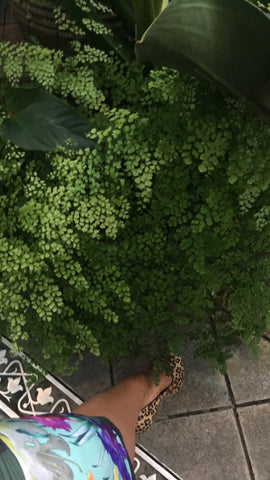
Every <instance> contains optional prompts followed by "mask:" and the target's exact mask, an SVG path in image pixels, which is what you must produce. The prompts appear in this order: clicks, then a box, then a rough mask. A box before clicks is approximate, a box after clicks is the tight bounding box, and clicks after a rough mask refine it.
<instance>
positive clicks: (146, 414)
mask: <svg viewBox="0 0 270 480" xmlns="http://www.w3.org/2000/svg"><path fill="white" fill-rule="evenodd" d="M171 365H172V366H173V374H172V381H171V383H170V385H169V386H168V388H166V390H163V392H161V393H160V394H159V395H158V397H156V398H155V399H154V400H153V401H152V402H151V403H149V404H148V405H146V406H145V407H144V408H142V410H141V411H140V414H139V416H138V421H137V428H136V434H141V433H144V432H145V431H146V430H147V429H148V428H149V427H150V425H151V424H152V422H153V416H154V415H155V413H156V412H157V409H158V407H159V405H160V403H161V401H162V399H163V398H164V397H166V396H168V395H171V394H172V393H176V392H178V390H179V389H180V388H181V387H182V385H183V378H184V367H183V364H182V360H181V357H180V356H179V355H171Z"/></svg>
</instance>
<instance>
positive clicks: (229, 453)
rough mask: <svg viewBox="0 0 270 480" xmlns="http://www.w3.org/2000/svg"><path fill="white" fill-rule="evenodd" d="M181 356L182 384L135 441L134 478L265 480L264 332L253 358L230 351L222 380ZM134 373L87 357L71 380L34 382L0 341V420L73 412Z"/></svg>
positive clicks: (269, 422) (267, 398)
mask: <svg viewBox="0 0 270 480" xmlns="http://www.w3.org/2000/svg"><path fill="white" fill-rule="evenodd" d="M182 356H183V360H184V365H185V382H184V386H183V387H182V388H181V390H180V391H179V392H178V393H177V394H175V395H173V396H170V397H168V398H166V399H165V400H163V403H162V405H161V407H160V409H159V412H158V414H157V415H156V417H155V418H154V424H153V425H152V426H151V427H150V428H149V430H148V431H147V432H145V433H144V434H143V435H140V436H138V438H137V445H138V447H139V450H137V452H136V462H135V463H136V471H137V474H136V478H137V480H164V479H167V480H177V479H178V480H180V478H181V479H183V480H270V456H269V446H270V334H269V335H265V336H264V338H263V339H262V340H261V343H260V349H259V356H258V359H257V360H254V359H253V358H252V357H251V355H250V353H249V352H248V351H247V349H246V348H244V347H242V348H239V349H238V350H236V351H235V355H234V357H233V358H232V359H231V360H230V361H229V362H228V374H227V375H226V376H222V375H220V374H217V373H213V372H212V371H211V370H210V369H209V367H208V366H207V365H206V364H205V363H204V362H203V361H202V360H201V359H198V358H193V355H192V352H191V351H190V350H188V349H187V350H186V351H184V352H183V353H182ZM136 369H138V365H137V366H136V365H132V366H131V365H129V366H127V365H126V364H125V363H123V362H122V363H120V364H118V365H117V366H112V367H110V368H109V367H106V366H104V365H103V364H102V363H101V361H100V360H99V359H98V358H96V357H93V356H92V355H90V354H86V355H85V356H84V360H83V362H82V363H81V365H80V367H79V368H78V370H77V371H76V372H75V373H74V374H73V375H72V376H71V377H68V378H63V377H61V376H59V375H58V377H57V378H56V376H55V375H54V376H51V375H48V376H47V377H46V379H44V380H43V381H42V382H41V383H39V384H38V385H37V384H36V381H35V380H34V379H32V378H31V382H30V383H29V373H28V372H27V370H25V368H24V363H23V359H22V358H21V356H18V355H17V356H15V357H14V356H13V355H12V354H11V352H10V351H9V342H8V341H7V340H6V339H3V338H2V342H1V344H0V417H6V416H7V417H13V418H14V417H17V416H21V415H23V416H27V415H40V414H43V413H53V412H54V413H60V412H63V411H72V410H73V409H74V407H75V406H76V405H78V404H80V403H81V402H82V401H83V400H86V399H87V398H89V397H92V396H94V395H96V394H97V393H100V392H102V391H104V390H105V389H107V388H108V387H110V386H111V385H113V384H115V383H116V382H118V381H120V380H121V379H122V378H124V377H125V376H126V375H128V374H129V373H133V372H134V370H136ZM59 379H60V380H61V381H60V383H59ZM145 450H146V451H145ZM145 455H146V457H145ZM155 458H156V459H157V461H156V460H155ZM139 465H140V467H139V470H137V469H138V466H139ZM164 465H165V466H166V468H165V470H164V468H163V467H164Z"/></svg>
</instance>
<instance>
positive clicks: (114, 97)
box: [0, 39, 270, 371]
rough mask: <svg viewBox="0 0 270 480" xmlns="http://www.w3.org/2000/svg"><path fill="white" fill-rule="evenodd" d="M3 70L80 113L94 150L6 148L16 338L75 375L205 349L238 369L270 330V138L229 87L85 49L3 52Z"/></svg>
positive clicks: (3, 243) (5, 231)
mask: <svg viewBox="0 0 270 480" xmlns="http://www.w3.org/2000/svg"><path fill="white" fill-rule="evenodd" d="M0 69H1V72H3V84H5V85H6V86H8V85H12V86H18V85H20V86H28V87H33V86H38V87H43V88H44V89H45V90H47V91H49V92H51V93H53V94H55V95H58V96H60V97H61V98H62V99H64V101H66V102H68V103H70V104H72V105H73V106H75V108H76V109H77V111H78V112H79V113H81V114H83V115H84V117H85V118H88V119H89V123H91V125H93V129H92V130H91V134H90V136H91V139H93V140H94V141H95V142H96V147H95V148H94V150H89V149H87V148H86V149H81V150H78V151H76V152H74V151H67V150H65V149H64V148H60V147H59V148H57V149H55V150H54V151H53V152H25V151H23V150H22V149H19V148H18V147H16V146H14V145H11V144H10V143H9V142H5V141H4V139H1V144H0V148H1V154H0V156H1V161H0V226H1V228H0V328H1V331H2V333H4V334H5V335H7V336H8V337H9V338H10V339H11V340H12V341H13V342H15V343H17V344H20V343H21V342H22V341H27V340H28V341H29V340H30V346H31V348H32V350H33V352H34V353H36V355H38V354H39V355H42V356H43V357H44V358H45V359H47V360H48V361H50V362H53V366H54V368H57V369H62V370H63V371H64V370H65V369H66V368H67V359H68V358H69V357H70V355H71V354H72V353H75V354H76V355H78V358H79V357H80V355H81V352H82V351H83V350H84V349H85V348H88V349H90V351H91V352H92V353H93V354H95V355H101V356H102V357H103V358H104V359H105V360H108V361H111V360H115V359H119V358H121V357H132V356H137V355H139V354H140V353H142V352H147V353H148V355H149V357H151V358H157V357H158V356H160V355H163V354H164V355H165V354H166V353H168V352H170V351H179V349H181V346H182V345H183V344H184V343H185V342H187V341H190V340H192V341H194V342H195V345H196V348H197V351H198V353H200V354H201V355H202V356H204V357H205V358H207V359H208V360H209V361H210V362H211V363H212V364H213V365H217V364H218V365H219V366H220V367H224V364H225V361H226V358H228V357H229V356H230V354H231V351H232V347H233V345H234V344H236V343H237V342H239V341H241V340H243V341H245V342H246V343H247V344H249V345H251V346H252V345H253V346H255V345H256V344H257V343H258V340H259V338H260V336H261V335H262V334H263V332H264V331H265V329H266V328H267V327H268V328H269V326H270V324H269V320H270V319H269V311H270V294H269V293H270V292H269V285H270V283H269V282H270V257H269V244H270V190H269V184H270V177H269V158H270V136H269V127H268V126H266V125H264V124H263V123H262V121H261V120H260V119H258V118H257V117H256V116H255V115H254V114H253V113H251V111H250V110H249V108H248V107H247V105H246V104H244V103H243V102H241V101H239V100H235V99H232V98H231V97H229V96H228V95H226V94H225V93H224V92H223V91H222V90H219V89H218V88H217V87H216V86H215V85H212V84H207V83H203V82H201V81H199V80H197V79H194V78H192V77H189V76H185V75H183V74H181V73H178V72H176V71H173V70H169V69H166V68H160V69H152V70H150V71H147V70H144V69H143V67H142V66H139V65H137V64H136V62H131V63H125V62H124V61H121V60H119V58H118V57H115V56H114V54H110V53H105V52H104V51H102V50H100V49H98V48H96V47H94V46H90V45H89V44H85V43H84V42H83V41H82V40H80V39H77V40H76V41H74V42H73V51H72V53H70V54H69V55H65V56H64V55H63V53H62V52H61V51H54V50H49V49H46V48H44V47H41V46H38V45H30V44H27V43H21V44H18V45H10V44H7V43H6V44H4V43H2V44H0ZM0 113H1V119H2V120H3V119H4V118H6V116H7V113H8V112H6V111H5V108H4V103H3V105H2V107H1V112H0ZM2 120H1V121H2ZM50 365H52V364H50ZM51 368H52V367H51Z"/></svg>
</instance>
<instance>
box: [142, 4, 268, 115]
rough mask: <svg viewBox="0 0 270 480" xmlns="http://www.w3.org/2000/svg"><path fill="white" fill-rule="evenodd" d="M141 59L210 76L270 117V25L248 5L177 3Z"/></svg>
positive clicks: (152, 32)
mask: <svg viewBox="0 0 270 480" xmlns="http://www.w3.org/2000/svg"><path fill="white" fill-rule="evenodd" d="M136 53H137V58H138V59H139V61H141V62H151V63H152V64H156V65H165V66H168V67H172V68H175V69H179V70H182V69H187V70H188V71H189V72H191V73H199V74H203V75H207V76H209V77H211V78H213V79H215V80H217V81H218V82H220V83H221V84H222V85H223V86H225V87H226V88H228V89H229V90H230V91H231V92H233V93H235V94H239V95H243V96H245V97H246V98H248V99H249V100H251V101H252V102H253V103H254V104H256V106H257V108H258V109H259V110H260V111H261V112H264V113H267V114H269V113H270V20H269V18H268V17H267V16H266V15H265V14H264V13H263V12H262V11H260V10H259V9H258V8H257V7H255V6H254V5H252V4H251V3H250V2H248V1H246V0H172V1H171V2H170V3H169V5H168V7H167V8H166V9H165V10H164V11H163V12H162V13H161V15H160V16H159V17H158V18H157V19H156V20H155V21H154V22H153V24H152V25H151V26H150V27H149V29H148V30H147V31H146V32H145V34H144V35H143V37H142V39H141V40H140V41H139V42H138V43H137V45H136Z"/></svg>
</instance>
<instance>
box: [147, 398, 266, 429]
mask: <svg viewBox="0 0 270 480" xmlns="http://www.w3.org/2000/svg"><path fill="white" fill-rule="evenodd" d="M268 403H270V398H264V399H263V400H253V401H251V402H243V403H235V408H236V409H237V408H246V407H254V406H256V405H264V404H268ZM226 410H233V405H224V406H223V407H211V408H204V409H201V410H191V411H189V412H181V413H175V414H172V415H166V418H167V419H169V420H172V419H175V418H184V417H192V416H195V415H205V414H206V413H215V412H224V411H226ZM164 419H165V417H164V418H160V419H157V420H156V423H158V422H162V421H163V420H164Z"/></svg>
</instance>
